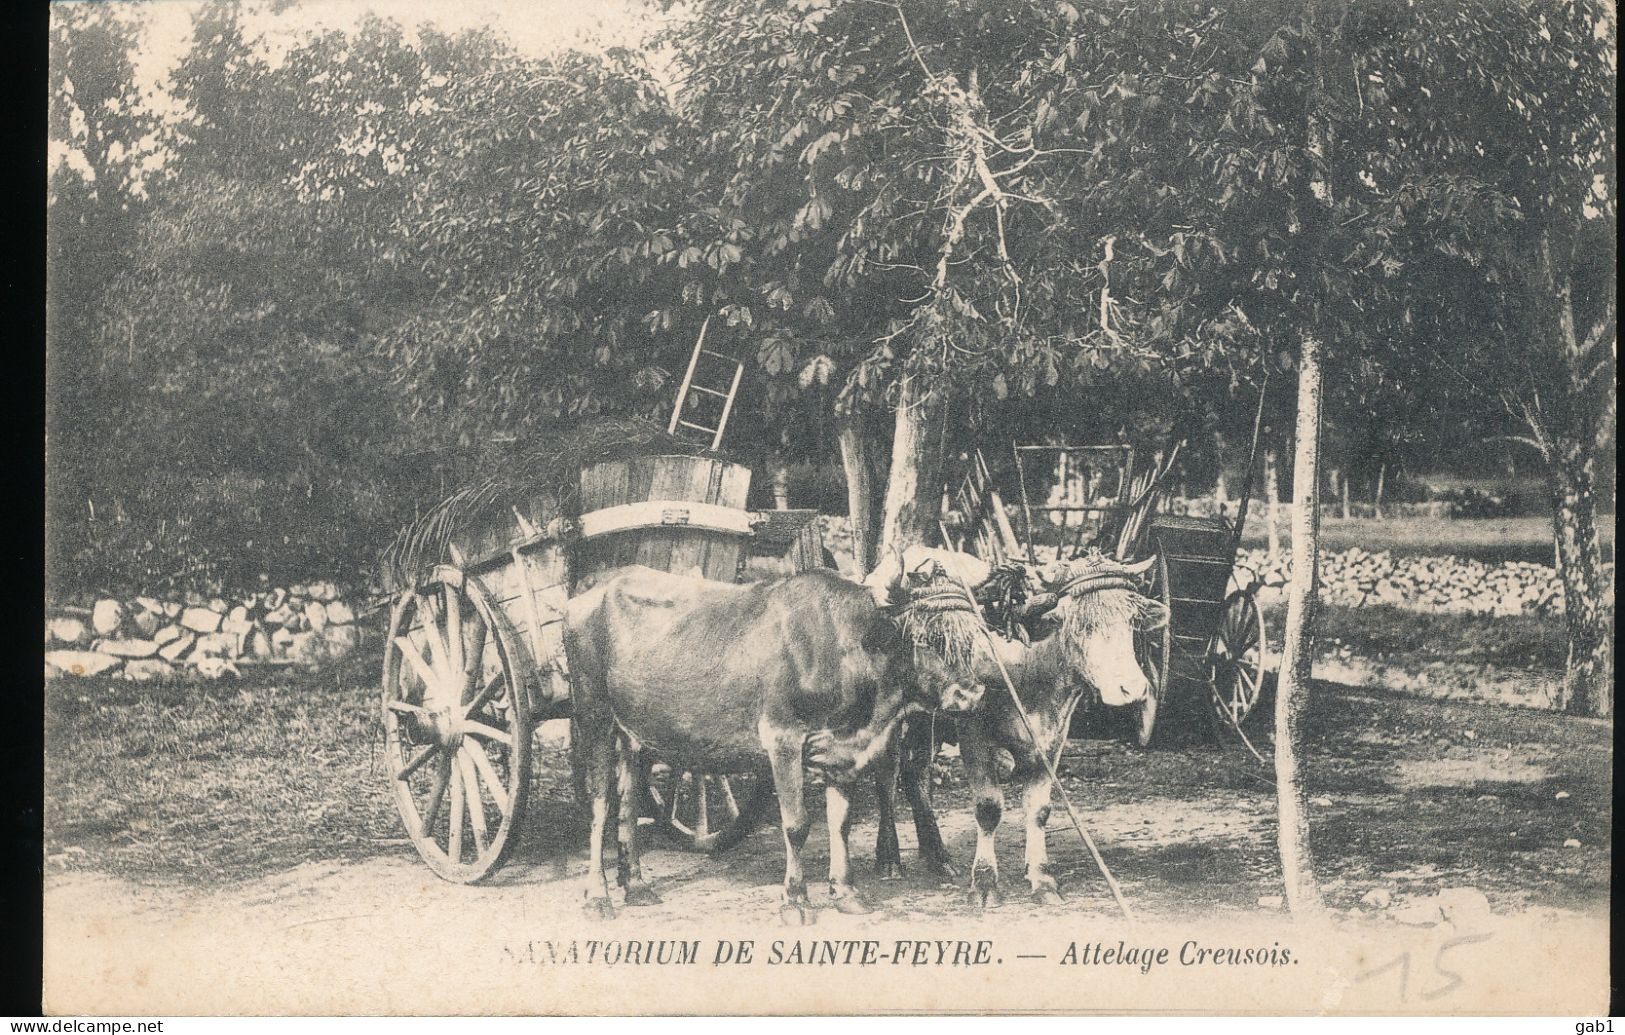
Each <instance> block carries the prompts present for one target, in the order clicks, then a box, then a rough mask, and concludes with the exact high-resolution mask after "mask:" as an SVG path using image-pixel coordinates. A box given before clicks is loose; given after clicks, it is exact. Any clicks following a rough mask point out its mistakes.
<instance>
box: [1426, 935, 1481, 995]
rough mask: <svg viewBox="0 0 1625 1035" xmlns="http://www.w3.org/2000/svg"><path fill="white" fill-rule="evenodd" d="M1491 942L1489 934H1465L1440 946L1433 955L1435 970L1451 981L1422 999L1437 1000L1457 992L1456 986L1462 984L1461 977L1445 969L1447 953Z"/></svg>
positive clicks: (1427, 993)
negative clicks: (1475, 944) (1461, 946)
mask: <svg viewBox="0 0 1625 1035" xmlns="http://www.w3.org/2000/svg"><path fill="white" fill-rule="evenodd" d="M1489 940H1490V936H1489V935H1487V934H1464V935H1462V936H1461V937H1459V938H1452V939H1450V940H1449V941H1447V942H1444V943H1443V944H1441V945H1440V946H1439V951H1438V952H1436V953H1434V954H1433V969H1434V971H1435V972H1436V973H1437V974H1438V975H1439V976H1440V977H1445V978H1449V979H1450V981H1449V983H1448V984H1445V985H1444V986H1442V987H1440V988H1436V989H1434V990H1433V991H1431V992H1423V993H1422V998H1423V999H1428V1000H1433V999H1437V998H1439V997H1440V996H1443V995H1448V994H1450V993H1451V992H1453V991H1455V990H1456V986H1458V985H1460V984H1461V982H1462V977H1461V975H1460V974H1458V973H1456V972H1455V971H1453V970H1450V969H1448V968H1446V967H1445V965H1444V954H1445V953H1447V952H1449V951H1450V950H1451V949H1453V948H1455V947H1456V946H1458V945H1471V944H1473V943H1474V942H1487V941H1489Z"/></svg>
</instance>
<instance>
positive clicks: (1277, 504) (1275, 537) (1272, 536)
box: [1264, 449, 1281, 561]
mask: <svg viewBox="0 0 1625 1035" xmlns="http://www.w3.org/2000/svg"><path fill="white" fill-rule="evenodd" d="M1277 463H1278V460H1277V458H1276V456H1275V450H1273V449H1266V450H1264V495H1265V499H1267V500H1268V501H1269V510H1268V512H1267V515H1268V522H1267V523H1268V525H1269V527H1268V529H1267V530H1266V531H1267V532H1268V534H1269V556H1270V560H1272V561H1273V560H1274V559H1275V558H1277V557H1279V556H1281V476H1280V473H1279V471H1278V469H1277V467H1276V464H1277Z"/></svg>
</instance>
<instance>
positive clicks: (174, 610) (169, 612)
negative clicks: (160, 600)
mask: <svg viewBox="0 0 1625 1035" xmlns="http://www.w3.org/2000/svg"><path fill="white" fill-rule="evenodd" d="M182 610H183V608H182V607H181V605H180V602H179V601H175V600H170V601H167V602H166V603H165V604H164V617H165V618H179V617H180V616H181V611H182Z"/></svg>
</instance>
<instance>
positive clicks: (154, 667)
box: [45, 582, 377, 681]
mask: <svg viewBox="0 0 1625 1035" xmlns="http://www.w3.org/2000/svg"><path fill="white" fill-rule="evenodd" d="M346 596H347V595H346V594H345V593H344V592H343V591H341V590H340V588H339V587H338V586H337V585H335V584H333V583H331V582H312V583H307V584H302V585H297V586H288V587H283V588H278V589H269V590H265V591H263V592H257V593H251V594H245V595H242V596H240V597H237V598H234V599H232V600H227V599H225V598H223V597H213V598H206V597H203V596H201V595H199V594H196V593H191V594H186V595H183V596H178V597H170V598H159V597H148V596H138V597H133V598H129V599H120V598H115V597H110V596H109V597H101V598H96V599H93V600H87V601H84V602H81V603H78V604H69V605H64V606H60V607H56V608H48V609H47V613H46V620H45V675H46V678H48V679H49V678H53V677H57V676H116V677H118V678H123V679H132V680H137V681H146V680H153V679H170V678H194V679H218V678H220V677H221V676H230V675H239V674H241V673H242V671H243V670H244V669H245V668H251V667H255V666H263V667H276V666H305V667H314V666H317V665H320V664H322V663H323V662H327V661H331V660H333V659H335V658H339V657H343V656H344V655H346V654H348V653H350V652H351V651H353V650H355V649H356V648H357V647H358V646H360V645H361V642H362V639H363V632H362V629H363V627H362V625H361V624H360V621H359V619H361V618H364V617H366V616H367V615H368V614H369V613H370V611H369V610H367V609H365V606H364V605H359V604H358V603H357V602H356V600H357V597H356V595H355V594H349V595H348V599H347V598H346ZM358 612H360V613H358ZM372 624H373V625H376V624H377V623H376V622H374V623H372Z"/></svg>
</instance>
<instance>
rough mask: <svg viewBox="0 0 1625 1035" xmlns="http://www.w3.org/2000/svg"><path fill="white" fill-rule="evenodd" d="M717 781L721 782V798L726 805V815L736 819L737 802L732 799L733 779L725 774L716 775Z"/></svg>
mask: <svg viewBox="0 0 1625 1035" xmlns="http://www.w3.org/2000/svg"><path fill="white" fill-rule="evenodd" d="M717 782H718V783H720V784H722V800H723V801H724V802H725V803H726V804H727V806H728V817H729V818H730V819H738V818H739V802H738V801H736V800H735V799H734V786H733V781H732V780H731V779H729V778H728V777H726V776H719V777H717Z"/></svg>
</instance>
